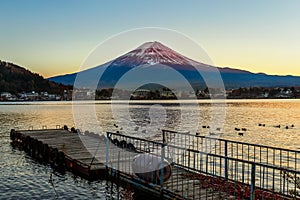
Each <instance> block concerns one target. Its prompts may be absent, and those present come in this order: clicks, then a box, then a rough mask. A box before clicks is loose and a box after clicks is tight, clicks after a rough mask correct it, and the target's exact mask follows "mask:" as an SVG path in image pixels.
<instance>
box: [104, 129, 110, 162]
mask: <svg viewBox="0 0 300 200" xmlns="http://www.w3.org/2000/svg"><path fill="white" fill-rule="evenodd" d="M108 151H109V133H106V151H105V154H106V155H105V157H106V158H105V160H106V167H108V156H109V153H108Z"/></svg>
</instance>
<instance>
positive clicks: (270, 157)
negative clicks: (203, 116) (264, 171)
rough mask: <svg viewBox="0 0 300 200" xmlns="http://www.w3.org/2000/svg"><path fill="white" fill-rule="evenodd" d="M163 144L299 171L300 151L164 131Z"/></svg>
mask: <svg viewBox="0 0 300 200" xmlns="http://www.w3.org/2000/svg"><path fill="white" fill-rule="evenodd" d="M162 132H163V134H162V135H163V138H162V142H163V143H166V144H172V145H175V146H180V147H185V148H187V149H193V150H200V151H203V152H207V153H211V154H216V155H223V156H225V157H230V158H237V159H241V160H246V161H251V162H255V163H261V164H267V165H274V166H278V167H286V168H289V169H298V168H299V166H300V151H297V150H290V149H284V148H277V147H270V146H265V145H259V144H251V143H245V142H238V141H231V140H226V139H219V138H217V137H213V136H212V137H206V136H202V135H199V134H198V133H196V134H190V133H187V132H186V133H184V132H176V131H170V130H163V131H162Z"/></svg>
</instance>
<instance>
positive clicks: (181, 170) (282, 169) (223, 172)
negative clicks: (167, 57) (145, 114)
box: [106, 131, 300, 199]
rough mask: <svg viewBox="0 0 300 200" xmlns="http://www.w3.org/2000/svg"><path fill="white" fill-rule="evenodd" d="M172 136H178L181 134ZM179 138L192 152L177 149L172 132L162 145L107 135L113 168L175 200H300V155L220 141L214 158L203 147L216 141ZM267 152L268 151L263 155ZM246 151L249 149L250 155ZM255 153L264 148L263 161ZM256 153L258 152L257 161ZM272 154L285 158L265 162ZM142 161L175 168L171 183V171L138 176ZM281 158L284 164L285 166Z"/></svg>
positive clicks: (145, 164)
mask: <svg viewBox="0 0 300 200" xmlns="http://www.w3.org/2000/svg"><path fill="white" fill-rule="evenodd" d="M168 133H171V134H174V133H175V132H168ZM179 135H183V136H185V137H186V136H188V137H189V138H190V140H189V138H188V137H186V138H181V139H184V140H185V141H184V140H182V141H181V142H185V143H186V144H188V146H184V145H182V146H180V145H179V144H176V143H175V144H172V143H171V142H170V140H169V139H172V140H174V137H170V135H167V134H166V131H164V134H163V142H162V143H160V142H155V141H150V140H146V139H141V138H136V137H131V136H125V135H122V134H118V133H107V138H109V139H108V140H107V144H106V149H107V150H106V164H107V167H108V168H110V169H112V171H114V172H115V173H118V174H119V175H120V176H123V177H125V178H127V179H129V180H131V181H132V182H134V183H135V184H137V185H138V186H140V187H148V188H152V189H153V190H157V191H159V192H160V193H161V194H163V195H167V196H169V197H171V198H174V197H176V198H179V197H180V198H183V199H201V198H202V199H207V198H220V199H228V198H235V199H289V198H293V199H298V198H300V194H299V191H300V172H299V171H297V163H298V157H297V154H298V152H296V151H290V152H289V150H286V149H280V148H272V147H265V146H260V145H253V144H247V143H239V142H235V141H229V140H216V141H215V142H214V145H213V148H212V149H211V152H210V153H208V152H205V151H202V150H203V149H202V148H201V145H200V144H202V145H203V144H204V142H209V141H210V140H211V139H212V138H203V137H196V136H193V139H194V138H195V139H196V140H191V138H192V137H191V136H192V135H191V134H186V133H179ZM175 137H176V136H175ZM197 140H202V143H200V142H199V144H198V143H197ZM204 140H206V141H204ZM168 141H169V142H168ZM195 141H196V142H195ZM196 145H200V146H196ZM234 145H237V146H234ZM186 147H188V148H186ZM199 147H200V148H199ZM233 147H234V148H233ZM246 147H247V148H246ZM263 147H264V148H266V149H267V151H263V150H262V149H261V148H263ZM197 148H199V149H197ZM236 148H239V149H236ZM241 148H242V149H241ZM243 148H246V151H245V149H243ZM253 148H254V149H255V150H256V148H259V151H258V155H259V156H257V155H256V153H257V151H255V150H254V149H253ZM220 149H223V150H220ZM250 150H253V151H254V155H252V154H253V152H251V151H250ZM226 151H227V155H226ZM269 151H271V152H275V153H276V152H277V151H279V152H281V154H279V157H278V154H276V155H275V157H272V159H270V160H268V157H263V156H262V154H263V153H264V154H266V155H268V154H269V153H268V152H269ZM232 152H233V153H232ZM241 152H242V153H241ZM250 152H251V153H250ZM282 152H288V155H289V156H287V157H286V158H285V159H283V155H284V154H282ZM291 152H294V154H292V155H293V156H294V157H293V159H295V163H296V164H295V163H294V165H293V168H291V167H287V166H288V165H290V164H291V163H292V162H290V163H289V162H287V163H286V160H291V157H290V155H291ZM248 153H249V154H251V155H248ZM141 155H149V156H150V157H151V156H152V157H151V158H156V159H157V158H159V159H157V160H158V161H161V163H163V162H167V163H169V165H170V166H171V167H172V174H171V176H170V177H168V175H169V174H168V173H169V172H170V171H168V170H166V169H167V168H166V166H165V165H162V166H163V167H160V168H156V169H153V171H149V173H148V172H145V173H141V172H140V173H137V172H136V169H134V167H133V165H134V164H135V163H134V162H136V160H137V157H139V156H141ZM271 155H273V154H271ZM280 155H281V156H280ZM265 158H266V159H265ZM277 158H279V159H280V158H281V159H280V161H279V162H277V160H276V159H277ZM264 159H265V160H264ZM260 161H261V162H260ZM140 162H144V163H139V164H141V165H143V166H147V164H148V165H149V163H148V161H147V160H145V159H144V160H143V161H140ZM278 163H279V164H278Z"/></svg>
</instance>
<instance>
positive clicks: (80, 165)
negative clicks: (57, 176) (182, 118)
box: [10, 129, 225, 199]
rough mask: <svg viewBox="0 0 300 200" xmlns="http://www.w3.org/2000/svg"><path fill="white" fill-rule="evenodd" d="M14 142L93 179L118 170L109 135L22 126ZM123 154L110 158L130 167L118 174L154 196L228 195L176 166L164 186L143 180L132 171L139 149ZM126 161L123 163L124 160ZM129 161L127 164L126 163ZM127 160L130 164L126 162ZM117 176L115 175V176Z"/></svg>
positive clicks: (13, 135)
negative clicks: (133, 161)
mask: <svg viewBox="0 0 300 200" xmlns="http://www.w3.org/2000/svg"><path fill="white" fill-rule="evenodd" d="M10 137H11V140H12V142H13V144H16V145H18V146H19V147H20V149H23V150H24V151H26V152H27V153H28V154H30V155H31V156H32V157H33V158H35V159H37V160H40V161H41V162H45V163H50V164H51V166H52V167H54V168H56V169H58V170H68V171H70V172H72V173H74V174H76V175H79V176H82V177H84V178H87V179H89V180H91V179H92V180H94V179H101V178H109V177H110V176H108V175H109V174H110V175H111V173H110V172H112V171H114V170H115V168H114V170H113V169H110V168H108V167H106V159H107V158H106V156H107V154H106V142H107V141H106V138H105V137H104V136H99V135H96V134H92V133H90V134H86V135H83V134H78V133H73V132H70V131H68V130H63V129H42V130H18V131H15V130H13V129H12V131H11V133H10ZM110 144H111V145H110V149H109V151H111V152H113V151H115V150H116V146H114V145H113V144H112V143H110ZM118 152H119V154H120V155H121V158H120V157H119V158H118V159H116V157H113V158H109V159H108V162H109V163H110V166H113V165H114V166H116V165H118V166H119V165H121V166H125V168H126V169H124V168H122V167H121V168H122V169H121V170H116V171H115V172H117V174H118V178H119V179H121V181H123V182H125V183H129V184H131V185H133V186H135V188H136V189H138V190H143V191H146V192H149V193H151V194H152V195H154V196H161V195H162V193H163V194H164V195H163V196H164V198H166V199H169V198H170V199H171V198H173V199H174V198H175V197H176V199H195V197H196V199H224V197H225V194H224V193H221V192H218V191H212V190H211V189H209V188H206V189H203V188H202V185H201V184H199V181H196V180H193V179H192V178H190V177H192V176H187V175H189V174H192V172H190V171H187V170H185V169H182V168H179V167H176V166H173V173H172V176H171V177H170V179H169V180H168V181H166V182H165V183H164V184H163V188H164V189H163V190H162V191H161V187H160V186H159V185H155V184H145V183H142V182H141V181H140V180H139V179H138V178H137V176H135V175H134V173H133V171H132V167H131V164H128V163H131V161H130V160H129V159H132V158H133V157H132V156H135V155H137V154H138V153H133V152H131V156H130V157H126V156H122V155H125V154H128V151H126V150H122V149H120V148H118ZM122 163H123V164H122ZM124 163H125V165H124ZM126 163H127V164H126ZM112 180H113V179H112Z"/></svg>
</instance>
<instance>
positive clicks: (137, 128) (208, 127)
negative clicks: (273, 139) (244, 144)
mask: <svg viewBox="0 0 300 200" xmlns="http://www.w3.org/2000/svg"><path fill="white" fill-rule="evenodd" d="M258 126H261V127H266V124H262V123H259V124H258ZM114 127H115V128H119V126H118V125H117V124H114ZM272 127H274V128H285V129H291V128H294V127H295V125H294V124H292V125H280V124H279V125H275V126H274V125H273V126H272ZM202 128H203V129H210V128H211V127H210V126H208V125H203V126H202ZM119 130H123V128H119ZM234 130H235V131H236V132H237V134H238V135H239V136H244V133H245V132H246V131H248V129H247V128H238V127H235V128H234ZM134 131H139V127H138V126H136V127H135V128H134ZM216 131H221V128H216ZM141 132H142V133H146V130H142V131H141ZM117 133H120V132H119V131H117ZM209 134H210V135H219V133H214V132H209ZM196 135H199V133H197V134H196Z"/></svg>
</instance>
